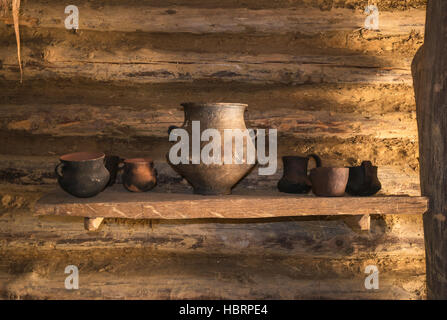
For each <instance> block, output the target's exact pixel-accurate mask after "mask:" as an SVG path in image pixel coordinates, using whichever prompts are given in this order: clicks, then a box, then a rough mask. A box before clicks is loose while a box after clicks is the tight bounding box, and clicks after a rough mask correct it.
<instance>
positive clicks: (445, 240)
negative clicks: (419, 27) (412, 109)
mask: <svg viewBox="0 0 447 320" xmlns="http://www.w3.org/2000/svg"><path fill="white" fill-rule="evenodd" d="M446 56H447V2H446V1H442V0H432V1H429V2H428V7H427V26H426V33H425V43H424V46H423V48H422V49H420V51H419V52H418V54H417V55H416V57H415V60H414V63H413V76H414V88H415V95H416V108H417V120H418V128H419V139H420V144H419V152H420V166H421V171H420V176H421V191H422V194H423V195H426V196H428V197H430V210H429V212H428V213H427V214H426V215H425V216H424V233H425V243H426V255H427V295H428V297H429V298H431V299H447V232H446V230H447V199H446V195H445V190H446V189H447V139H446V137H447V122H446V119H447V109H446V105H447V86H446V79H447V59H446Z"/></svg>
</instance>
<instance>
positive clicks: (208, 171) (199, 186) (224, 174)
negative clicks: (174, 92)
mask: <svg viewBox="0 0 447 320" xmlns="http://www.w3.org/2000/svg"><path fill="white" fill-rule="evenodd" d="M182 106H183V108H184V112H185V122H184V124H183V126H182V127H181V128H182V129H185V130H186V131H187V132H188V134H189V139H190V140H189V146H190V149H192V148H191V146H192V121H200V136H201V135H202V132H203V131H204V130H206V129H211V128H212V129H216V130H217V131H218V132H219V133H220V135H221V146H222V150H221V159H222V163H220V164H205V163H203V161H201V160H200V163H198V164H193V163H192V157H193V154H192V153H191V152H190V155H189V162H188V163H187V164H183V163H178V164H173V163H172V162H171V161H170V159H169V153H168V154H167V160H168V163H169V164H170V165H171V166H172V168H173V169H174V170H175V171H176V172H178V173H179V174H180V175H181V176H183V177H184V178H185V179H186V180H187V181H188V182H189V183H190V184H191V185H192V186H193V188H194V193H197V194H203V195H216V194H230V193H231V189H232V188H233V187H234V185H236V184H237V183H238V182H239V181H240V180H241V179H242V178H243V177H244V176H245V175H247V174H248V173H249V171H250V170H251V169H252V168H253V167H254V166H255V163H248V161H247V159H246V150H247V143H250V144H252V146H253V148H255V146H254V143H253V141H252V140H251V139H244V143H243V148H244V153H243V154H244V156H243V157H242V158H241V159H240V160H241V162H242V163H241V164H238V163H235V162H236V159H237V157H236V155H235V152H234V144H233V153H232V157H231V158H232V163H231V164H229V163H227V164H225V163H223V160H224V151H223V149H224V129H241V130H246V129H247V127H246V126H245V121H244V111H245V109H246V107H247V105H245V104H239V103H183V104H182ZM173 128H175V127H172V126H171V127H170V130H169V131H171V130H172V129H173ZM247 140H248V141H247ZM208 143H209V142H208V141H206V142H200V150H202V148H203V146H205V145H206V144H208ZM196 156H197V155H196ZM199 157H200V155H199Z"/></svg>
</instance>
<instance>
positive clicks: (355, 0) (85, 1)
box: [33, 0, 427, 11]
mask: <svg viewBox="0 0 447 320" xmlns="http://www.w3.org/2000/svg"><path fill="white" fill-rule="evenodd" d="M374 2H375V4H376V5H377V6H378V7H379V9H380V10H383V11H399V10H408V9H414V8H421V9H425V7H426V4H427V1H426V0H397V1H393V2H390V1H389V0H375V1H374ZM58 3H59V2H58V1H57V0H34V1H33V4H35V5H41V6H48V5H50V6H51V5H54V4H58ZM76 3H77V4H78V5H80V6H88V7H90V8H92V9H95V8H101V7H103V6H104V5H108V6H118V7H119V6H122V2H121V1H120V0H98V1H95V3H94V4H92V3H91V2H90V1H89V0H77V1H76ZM126 4H127V5H128V6H132V7H133V6H144V7H149V8H150V7H153V8H165V7H169V8H171V7H178V6H181V7H190V8H208V9H214V8H222V9H230V8H248V9H276V8H291V9H304V8H316V9H320V10H330V9H331V8H347V9H350V10H357V11H358V10H364V9H365V2H364V1H363V0H337V1H335V2H325V1H315V0H275V1H270V0H245V1H244V2H243V3H241V2H240V0H206V1H203V0H128V1H127V2H126Z"/></svg>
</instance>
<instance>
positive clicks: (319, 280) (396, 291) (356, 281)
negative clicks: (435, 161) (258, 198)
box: [0, 248, 424, 299]
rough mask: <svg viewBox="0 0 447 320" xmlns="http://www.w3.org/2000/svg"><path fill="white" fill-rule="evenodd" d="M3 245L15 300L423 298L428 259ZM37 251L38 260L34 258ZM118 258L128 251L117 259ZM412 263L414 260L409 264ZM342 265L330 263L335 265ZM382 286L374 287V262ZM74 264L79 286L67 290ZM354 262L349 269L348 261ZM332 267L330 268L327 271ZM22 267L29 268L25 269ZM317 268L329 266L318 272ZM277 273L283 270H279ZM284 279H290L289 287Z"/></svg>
mask: <svg viewBox="0 0 447 320" xmlns="http://www.w3.org/2000/svg"><path fill="white" fill-rule="evenodd" d="M22 251H23V254H21V255H20V254H17V253H16V252H14V251H11V250H2V251H0V255H1V256H2V258H3V261H4V262H5V263H6V264H7V265H9V266H10V268H14V270H15V272H14V273H12V272H8V270H7V268H6V267H3V268H0V283H1V284H2V285H1V286H0V294H1V295H2V297H5V298H10V299H52V298H57V299H255V298H256V299H306V298H307V299H330V298H332V299H340V298H346V299H359V298H363V299H387V298H388V299H421V298H423V297H424V277H423V275H421V273H420V270H421V269H423V263H421V262H422V261H423V257H421V256H411V257H410V256H409V255H401V256H399V257H390V258H389V260H387V261H388V262H389V263H391V265H392V266H393V267H391V268H390V265H389V264H386V263H382V260H379V259H375V258H363V259H344V260H338V259H332V260H330V259H324V258H323V259H308V258H307V259H303V258H300V257H287V258H285V257H281V256H278V255H261V256H252V255H246V254H245V255H241V254H238V255H236V254H234V255H221V254H220V255H216V254H208V255H204V254H197V253H191V254H160V253H157V252H156V251H154V250H145V249H135V248H133V249H124V250H123V249H116V250H98V252H97V253H94V252H92V251H93V250H82V251H74V250H71V251H65V250H48V249H42V248H41V249H35V250H32V251H31V250H26V249H25V250H22ZM30 257H33V259H34V260H33V263H32V264H31V263H30V262H29V261H30V260H29V259H30ZM117 257H120V258H119V259H117ZM410 261H411V262H412V263H408V262H410ZM331 263H332V264H333V265H334V268H330V264H331ZM370 264H372V265H377V266H378V268H379V272H380V290H366V289H365V287H364V282H365V277H366V276H367V274H365V273H364V270H365V267H366V266H367V265H370ZM67 265H75V266H77V267H78V268H79V290H66V289H65V287H64V281H65V278H66V277H67V275H66V274H64V269H65V267H66V266H67ZM347 266H349V267H347ZM325 268H326V270H327V271H323V269H325ZM18 270H21V271H18ZM316 270H322V271H321V272H317V273H316ZM272 275H275V276H272ZM284 283H288V285H287V286H284Z"/></svg>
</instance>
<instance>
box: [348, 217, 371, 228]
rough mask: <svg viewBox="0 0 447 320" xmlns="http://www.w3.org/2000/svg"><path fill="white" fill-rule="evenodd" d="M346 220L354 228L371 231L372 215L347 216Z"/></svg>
mask: <svg viewBox="0 0 447 320" xmlns="http://www.w3.org/2000/svg"><path fill="white" fill-rule="evenodd" d="M344 221H345V223H346V224H347V225H348V226H349V227H350V228H351V229H353V230H361V231H369V230H370V228H371V216H370V215H369V214H364V215H359V216H350V217H346V218H345V219H344Z"/></svg>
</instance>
